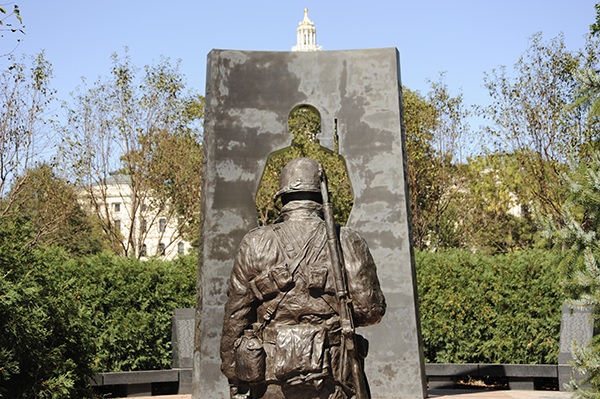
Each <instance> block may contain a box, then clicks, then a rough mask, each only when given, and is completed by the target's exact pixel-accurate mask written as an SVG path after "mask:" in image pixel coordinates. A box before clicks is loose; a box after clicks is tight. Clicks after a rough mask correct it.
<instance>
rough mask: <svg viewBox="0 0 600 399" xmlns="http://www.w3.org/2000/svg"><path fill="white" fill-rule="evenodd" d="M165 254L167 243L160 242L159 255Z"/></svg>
mask: <svg viewBox="0 0 600 399" xmlns="http://www.w3.org/2000/svg"><path fill="white" fill-rule="evenodd" d="M164 255H165V244H164V243H162V242H161V243H159V244H158V256H164Z"/></svg>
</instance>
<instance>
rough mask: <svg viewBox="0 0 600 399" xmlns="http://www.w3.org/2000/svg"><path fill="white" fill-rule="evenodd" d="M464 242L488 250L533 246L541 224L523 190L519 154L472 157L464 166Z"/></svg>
mask: <svg viewBox="0 0 600 399" xmlns="http://www.w3.org/2000/svg"><path fill="white" fill-rule="evenodd" d="M461 175H462V179H463V180H462V181H463V184H462V185H461V187H462V190H461V193H460V194H459V197H460V202H459V203H460V210H461V217H460V220H461V223H460V230H461V238H462V242H461V246H463V247H465V248H471V249H477V250H478V251H485V252H488V253H504V252H509V251H515V250H519V249H527V248H531V247H532V246H533V245H534V243H535V241H536V238H537V235H536V232H537V224H536V223H535V220H534V216H533V214H532V211H531V210H530V209H529V206H530V202H529V201H528V198H529V197H528V196H527V195H526V194H524V193H523V191H524V190H525V186H526V182H525V180H524V176H523V175H522V174H521V165H520V163H519V159H518V157H517V156H516V155H515V154H501V153H494V154H489V155H486V156H477V157H474V158H470V159H469V162H468V163H467V164H466V165H462V170H461Z"/></svg>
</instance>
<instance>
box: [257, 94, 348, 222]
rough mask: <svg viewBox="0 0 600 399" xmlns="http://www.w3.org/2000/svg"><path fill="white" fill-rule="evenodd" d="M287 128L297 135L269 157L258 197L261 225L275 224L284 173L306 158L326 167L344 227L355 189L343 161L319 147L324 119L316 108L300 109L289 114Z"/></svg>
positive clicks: (303, 107)
mask: <svg viewBox="0 0 600 399" xmlns="http://www.w3.org/2000/svg"><path fill="white" fill-rule="evenodd" d="M288 128H289V130H290V132H291V133H292V134H293V135H294V138H293V139H292V144H291V146H289V147H286V148H283V149H281V150H278V151H276V152H274V153H272V154H271V155H269V159H268V160H267V164H266V166H265V170H264V172H263V175H262V178H261V181H260V185H259V188H258V192H257V194H256V207H257V210H258V219H259V222H260V223H261V224H263V225H265V224H269V223H272V222H273V221H274V220H275V219H276V218H277V216H278V214H279V212H278V208H277V204H276V203H274V201H273V197H274V195H275V193H277V190H278V189H279V188H278V187H279V174H280V172H281V170H282V169H283V168H284V166H285V165H286V164H287V163H288V162H290V161H291V160H293V159H295V158H299V157H307V158H312V159H314V160H315V161H317V162H319V163H320V164H321V165H323V168H324V169H325V171H326V173H327V178H328V182H329V190H330V191H331V192H332V193H333V195H332V198H331V200H332V203H333V207H334V212H335V215H334V216H335V219H336V221H337V222H338V223H340V224H342V225H345V224H346V222H347V221H348V217H349V216H350V211H351V210H352V205H353V203H354V197H353V194H352V187H351V185H350V178H349V176H348V170H347V169H346V162H345V161H344V158H343V157H341V156H340V155H339V154H337V153H335V152H333V151H331V150H329V149H328V148H325V147H322V146H321V145H319V141H318V139H317V135H318V133H320V131H321V116H320V115H319V114H318V112H317V111H316V110H315V109H314V108H313V107H310V106H300V107H298V108H296V109H295V110H293V111H292V112H291V113H290V117H289V121H288Z"/></svg>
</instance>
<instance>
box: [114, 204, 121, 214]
mask: <svg viewBox="0 0 600 399" xmlns="http://www.w3.org/2000/svg"><path fill="white" fill-rule="evenodd" d="M112 205H113V212H121V203H120V202H113V204H112Z"/></svg>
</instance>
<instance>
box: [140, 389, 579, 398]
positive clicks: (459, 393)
mask: <svg viewBox="0 0 600 399" xmlns="http://www.w3.org/2000/svg"><path fill="white" fill-rule="evenodd" d="M571 395H572V393H571V392H556V391H476V390H461V389H433V390H430V391H429V398H436V399H570V398H571ZM191 397H192V396H191V395H167V396H147V397H138V398H137V399H191Z"/></svg>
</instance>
